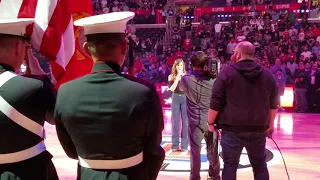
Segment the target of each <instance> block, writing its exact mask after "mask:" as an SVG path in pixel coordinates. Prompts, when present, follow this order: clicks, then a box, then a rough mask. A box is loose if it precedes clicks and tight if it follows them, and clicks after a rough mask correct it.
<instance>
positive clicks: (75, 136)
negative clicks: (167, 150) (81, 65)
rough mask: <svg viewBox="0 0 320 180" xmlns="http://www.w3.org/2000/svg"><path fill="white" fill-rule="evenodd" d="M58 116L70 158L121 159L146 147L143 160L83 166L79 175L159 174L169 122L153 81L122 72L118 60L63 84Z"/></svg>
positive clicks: (146, 177)
mask: <svg viewBox="0 0 320 180" xmlns="http://www.w3.org/2000/svg"><path fill="white" fill-rule="evenodd" d="M55 120H56V129H57V134H58V137H59V140H60V142H61V145H62V147H63V149H64V150H65V152H66V154H67V155H68V156H69V157H70V158H73V159H78V158H79V157H80V158H84V159H89V160H122V159H126V158H130V157H133V156H135V155H137V154H139V153H140V152H143V161H142V162H141V163H139V164H137V165H135V166H132V167H127V168H121V167H120V168H116V169H103V168H102V169H101V168H99V169H97V168H91V167H84V166H82V165H80V166H79V167H78V179H83V180H94V179H108V180H109V179H112V180H118V179H130V180H154V179H156V178H157V175H158V172H159V170H160V168H161V166H162V163H163V160H164V156H165V154H164V150H163V149H162V147H161V146H160V144H161V141H162V130H163V128H164V123H163V115H162V108H161V105H160V100H159V97H158V94H157V92H156V89H155V86H154V85H153V84H152V83H150V82H148V81H145V80H142V79H138V78H135V77H131V76H127V75H122V74H121V73H120V67H119V66H118V65H116V64H110V63H105V62H99V63H96V64H95V65H94V68H93V70H92V74H89V75H86V76H84V77H82V78H79V79H77V80H74V81H71V82H69V83H66V84H64V85H62V86H61V87H60V89H59V91H58V98H57V104H56V109H55ZM80 162H81V161H80ZM108 162H109V161H108ZM80 164H81V163H80ZM109 165H110V164H109Z"/></svg>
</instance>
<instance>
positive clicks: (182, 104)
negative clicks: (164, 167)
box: [171, 93, 188, 150]
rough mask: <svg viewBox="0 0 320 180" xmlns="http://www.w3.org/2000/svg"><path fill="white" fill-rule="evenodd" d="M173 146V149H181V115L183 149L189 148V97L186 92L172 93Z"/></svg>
mask: <svg viewBox="0 0 320 180" xmlns="http://www.w3.org/2000/svg"><path fill="white" fill-rule="evenodd" d="M171 112H172V117H171V119H172V147H171V149H175V150H177V149H179V144H180V141H179V134H180V115H181V119H182V129H181V149H184V150H188V118H187V99H186V96H185V95H184V94H176V93H172V103H171Z"/></svg>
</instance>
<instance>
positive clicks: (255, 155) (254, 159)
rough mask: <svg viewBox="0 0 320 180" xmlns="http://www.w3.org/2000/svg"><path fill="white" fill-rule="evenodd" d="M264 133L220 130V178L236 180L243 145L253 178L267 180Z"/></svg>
mask: <svg viewBox="0 0 320 180" xmlns="http://www.w3.org/2000/svg"><path fill="white" fill-rule="evenodd" d="M265 146H266V133H255V132H245V133H233V132H229V131H222V137H221V147H222V158H223V162H224V167H223V171H222V180H236V178H237V168H238V164H239V159H240V156H241V153H242V149H243V147H245V148H246V150H247V153H248V157H249V161H250V163H251V166H252V169H253V174H254V179H255V180H269V172H268V168H267V163H266V152H265Z"/></svg>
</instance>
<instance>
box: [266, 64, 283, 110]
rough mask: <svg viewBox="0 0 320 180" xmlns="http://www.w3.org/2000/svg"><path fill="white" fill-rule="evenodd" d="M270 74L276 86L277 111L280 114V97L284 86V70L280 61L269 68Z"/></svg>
mask: <svg viewBox="0 0 320 180" xmlns="http://www.w3.org/2000/svg"><path fill="white" fill-rule="evenodd" d="M270 72H271V74H272V75H273V77H274V79H275V81H276V83H277V85H278V93H279V94H278V95H279V98H278V111H280V112H282V111H284V109H283V108H282V107H281V102H280V96H283V94H284V89H285V86H286V77H287V75H286V69H285V68H284V67H283V66H282V62H281V60H280V59H276V61H275V65H274V66H271V68H270Z"/></svg>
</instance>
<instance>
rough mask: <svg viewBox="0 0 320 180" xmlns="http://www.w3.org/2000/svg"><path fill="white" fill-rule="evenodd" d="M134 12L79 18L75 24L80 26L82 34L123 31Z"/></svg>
mask: <svg viewBox="0 0 320 180" xmlns="http://www.w3.org/2000/svg"><path fill="white" fill-rule="evenodd" d="M134 15H135V14H134V12H131V11H124V12H113V13H108V14H101V15H96V16H90V17H86V18H83V19H79V20H77V21H75V22H74V25H75V26H81V27H83V29H84V34H85V35H89V34H100V33H125V31H126V27H127V23H128V21H129V20H131V19H132V18H133V17H134Z"/></svg>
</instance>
